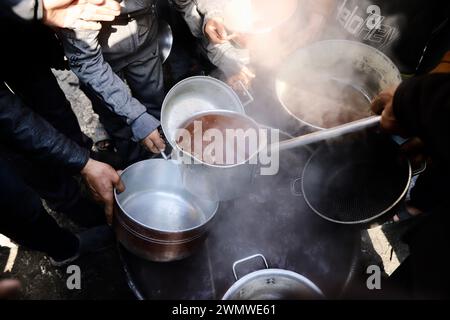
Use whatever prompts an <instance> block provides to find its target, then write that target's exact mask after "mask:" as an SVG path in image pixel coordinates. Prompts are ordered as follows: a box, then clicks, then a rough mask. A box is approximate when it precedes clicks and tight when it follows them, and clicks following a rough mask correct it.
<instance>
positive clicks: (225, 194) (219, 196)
mask: <svg viewBox="0 0 450 320" xmlns="http://www.w3.org/2000/svg"><path fill="white" fill-rule="evenodd" d="M208 115H219V116H229V117H233V118H235V119H237V120H239V119H242V120H243V121H245V122H247V123H250V124H251V125H252V129H254V130H255V131H256V133H257V134H259V129H260V126H259V125H258V124H257V123H256V122H255V121H254V120H253V119H251V118H249V117H247V116H246V115H244V114H240V113H236V112H232V111H224V110H218V111H213V112H211V111H209V112H201V113H198V114H196V116H195V117H194V118H193V119H196V118H198V117H202V116H208ZM193 119H189V120H188V121H187V122H186V123H190V122H191V121H192V120H193ZM181 127H182V128H184V127H185V125H182V126H181ZM266 145H267V141H262V140H261V139H259V141H258V148H257V150H255V152H254V153H253V154H250V155H249V157H248V158H247V159H245V160H244V161H242V162H240V163H236V164H232V165H215V164H210V163H207V162H205V161H204V160H203V159H199V158H197V157H195V156H194V155H192V154H191V153H189V152H187V151H185V150H183V149H181V147H180V146H179V145H178V144H176V145H175V150H176V151H177V152H175V155H174V159H178V160H180V158H179V157H177V155H176V154H177V153H181V154H182V156H183V157H184V158H185V160H184V161H183V170H182V176H183V185H184V186H185V187H186V188H187V189H188V190H189V191H190V192H191V193H193V194H195V195H196V196H198V197H200V198H202V199H209V200H213V201H227V200H232V199H236V198H238V197H241V196H242V195H243V194H245V192H246V191H248V190H249V188H250V187H251V185H252V184H253V180H254V177H255V174H256V172H257V169H258V167H259V166H258V154H259V152H260V151H261V150H262V149H264V148H265V147H266Z"/></svg>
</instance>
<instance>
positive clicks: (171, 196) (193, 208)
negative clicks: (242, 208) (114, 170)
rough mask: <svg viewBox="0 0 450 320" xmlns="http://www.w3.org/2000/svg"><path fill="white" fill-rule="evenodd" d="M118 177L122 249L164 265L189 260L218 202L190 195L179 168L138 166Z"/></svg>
mask: <svg viewBox="0 0 450 320" xmlns="http://www.w3.org/2000/svg"><path fill="white" fill-rule="evenodd" d="M121 177H122V180H123V182H124V184H125V186H126V190H125V192H123V193H120V194H118V193H117V192H116V191H115V192H114V196H115V200H116V213H115V219H114V229H115V231H116V234H117V238H118V240H119V242H120V243H121V244H122V245H123V246H124V247H125V248H126V249H128V250H129V251H131V252H133V253H134V254H136V255H138V256H140V257H142V258H144V259H147V260H150V261H156V262H167V261H174V260H180V259H183V258H185V257H187V256H189V255H190V254H192V253H193V252H194V251H195V250H196V249H197V248H198V247H199V245H201V244H202V242H203V240H204V239H205V236H206V234H207V231H208V229H209V226H210V224H211V223H212V221H213V219H214V217H215V215H216V212H217V209H218V203H217V202H213V201H207V200H202V199H199V198H198V197H196V196H194V195H192V194H191V193H189V192H188V190H186V189H185V188H184V187H183V185H182V177H181V171H180V166H179V165H177V164H176V163H175V162H174V161H166V160H147V161H142V162H139V163H136V164H134V165H132V166H130V167H129V168H127V169H126V170H125V171H124V172H123V174H122V176H121Z"/></svg>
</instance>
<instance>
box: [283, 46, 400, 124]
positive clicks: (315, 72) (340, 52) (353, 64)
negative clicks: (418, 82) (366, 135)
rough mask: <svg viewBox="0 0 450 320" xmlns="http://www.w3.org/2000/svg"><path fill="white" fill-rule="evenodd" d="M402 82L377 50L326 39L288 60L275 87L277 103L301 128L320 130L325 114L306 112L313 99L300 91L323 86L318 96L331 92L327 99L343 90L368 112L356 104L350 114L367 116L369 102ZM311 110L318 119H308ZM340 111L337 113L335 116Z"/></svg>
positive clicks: (385, 58) (321, 111) (394, 69)
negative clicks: (357, 113) (362, 113)
mask: <svg viewBox="0 0 450 320" xmlns="http://www.w3.org/2000/svg"><path fill="white" fill-rule="evenodd" d="M401 80H402V79H401V75H400V72H399V70H398V68H397V67H396V66H395V65H394V63H393V62H392V61H391V60H390V59H389V58H388V57H387V56H386V55H384V54H383V53H382V52H380V51H379V50H377V49H375V48H373V47H370V46H368V45H365V44H362V43H359V42H355V41H348V40H327V41H322V42H317V43H314V44H312V45H310V46H308V47H305V48H302V49H300V50H298V51H297V52H295V53H294V54H293V55H292V56H291V57H290V58H289V59H287V60H286V62H285V63H284V64H283V65H282V66H281V69H280V70H279V72H278V75H277V78H276V85H275V86H276V93H277V97H278V100H279V102H280V104H281V105H282V106H283V108H284V109H285V110H286V111H287V112H288V113H289V114H290V115H291V116H292V117H294V118H295V119H297V120H298V121H299V122H300V123H301V124H302V125H306V126H309V127H310V128H312V129H314V130H322V129H325V128H327V127H326V126H325V125H324V123H323V117H324V111H323V110H320V109H319V110H317V109H315V110H311V109H309V108H310V107H311V102H314V100H315V99H314V98H313V99H312V98H311V96H307V95H305V94H302V92H303V91H300V90H303V89H304V88H307V90H308V91H313V90H312V89H311V90H310V88H321V84H323V88H321V89H320V90H321V92H318V95H319V96H327V95H328V94H329V93H330V97H329V98H330V99H340V96H342V95H340V94H339V93H340V90H346V91H348V92H349V93H351V94H354V95H355V97H357V98H360V99H361V100H362V101H366V102H367V103H361V104H360V105H361V106H362V108H367V109H364V110H361V109H357V108H358V107H359V106H360V105H359V104H358V105H355V106H351V107H352V108H354V109H353V110H349V112H355V113H356V112H367V116H369V115H370V101H371V100H372V99H373V98H375V97H376V96H377V95H378V94H379V93H380V92H381V91H382V90H384V89H387V88H389V87H392V86H396V85H398V84H400V82H401ZM307 90H305V91H307ZM313 93H314V92H313ZM333 93H336V94H333ZM335 96H336V97H335ZM312 100H313V101H312ZM312 111H313V112H314V114H316V115H317V116H311V114H312ZM331 111H332V112H334V110H331ZM341 111H342V110H336V115H338V114H339V112H341ZM346 112H347V111H346ZM355 120H356V119H355ZM339 124H343V123H339ZM328 128H329V127H328Z"/></svg>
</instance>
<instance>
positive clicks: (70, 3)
mask: <svg viewBox="0 0 450 320" xmlns="http://www.w3.org/2000/svg"><path fill="white" fill-rule="evenodd" d="M42 5H43V10H44V17H43V22H44V24H46V25H48V26H52V27H58V28H69V29H81V30H100V29H101V24H100V22H99V21H113V20H114V19H115V17H116V16H118V15H120V5H119V3H118V2H116V1H114V0H43V2H42Z"/></svg>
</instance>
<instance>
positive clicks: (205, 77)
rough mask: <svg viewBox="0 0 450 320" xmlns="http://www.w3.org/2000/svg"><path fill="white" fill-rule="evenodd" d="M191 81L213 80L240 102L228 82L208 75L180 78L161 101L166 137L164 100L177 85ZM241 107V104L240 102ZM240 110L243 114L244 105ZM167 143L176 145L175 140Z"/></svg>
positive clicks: (176, 88)
mask: <svg viewBox="0 0 450 320" xmlns="http://www.w3.org/2000/svg"><path fill="white" fill-rule="evenodd" d="M192 81H210V82H213V83H215V84H217V85H219V86H221V87H222V88H226V89H227V90H228V93H229V94H230V95H232V96H234V98H235V99H236V101H239V103H241V100H240V99H239V96H238V95H237V94H236V92H235V91H234V90H233V88H231V87H230V86H229V85H228V84H226V83H225V82H223V81H220V80H218V79H216V78H213V77H210V76H193V77H189V78H186V79H183V80H181V81H180V82H178V83H177V84H175V85H174V86H173V87H172V89H170V90H169V92H168V93H167V94H166V96H165V98H164V101H163V105H162V111H161V127H162V130H163V132H164V134H165V135H166V138H167V133H166V131H167V130H168V129H169V128H166V125H165V124H166V121H165V113H164V112H163V111H164V107H165V105H166V101H167V99H169V98H171V97H172V96H173V95H174V92H175V91H176V90H178V89H179V87H181V86H183V85H184V84H186V83H188V82H192ZM241 107H242V104H241ZM242 112H243V113H244V114H245V109H244V107H242ZM168 141H169V143H170V144H171V145H172V147H176V145H177V143H176V141H171V139H168Z"/></svg>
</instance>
